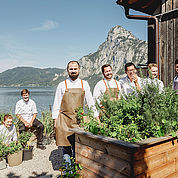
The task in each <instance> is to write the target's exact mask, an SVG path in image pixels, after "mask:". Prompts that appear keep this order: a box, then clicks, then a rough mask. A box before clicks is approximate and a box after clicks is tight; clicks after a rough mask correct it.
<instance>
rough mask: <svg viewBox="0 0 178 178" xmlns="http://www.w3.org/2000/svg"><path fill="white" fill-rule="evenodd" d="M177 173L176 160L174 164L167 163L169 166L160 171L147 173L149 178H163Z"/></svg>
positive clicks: (163, 166)
mask: <svg viewBox="0 0 178 178" xmlns="http://www.w3.org/2000/svg"><path fill="white" fill-rule="evenodd" d="M173 173H175V160H174V161H173V162H167V164H164V165H162V166H161V167H159V168H158V169H154V170H152V171H150V172H149V171H148V172H147V173H146V175H147V177H156V178H163V177H166V176H169V175H171V174H173Z"/></svg>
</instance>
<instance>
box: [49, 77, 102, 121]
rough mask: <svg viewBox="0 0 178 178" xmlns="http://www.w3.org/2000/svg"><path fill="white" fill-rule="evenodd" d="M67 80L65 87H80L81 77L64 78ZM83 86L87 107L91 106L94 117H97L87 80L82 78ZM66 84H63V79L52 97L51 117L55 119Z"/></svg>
mask: <svg viewBox="0 0 178 178" xmlns="http://www.w3.org/2000/svg"><path fill="white" fill-rule="evenodd" d="M66 82H67V88H82V85H81V79H79V78H77V79H76V80H74V81H73V80H72V79H71V78H70V77H69V78H68V79H67V80H66ZM83 88H84V90H85V100H86V102H87V104H88V107H89V108H91V107H92V108H93V111H94V117H97V116H98V115H99V114H98V112H97V110H96V107H95V103H94V100H93V97H92V94H91V91H90V86H89V84H88V82H87V81H84V80H83ZM65 90H66V86H65V81H63V82H61V83H59V85H58V86H57V89H56V94H55V98H54V104H53V110H52V118H53V119H57V118H58V115H59V110H60V107H61V101H62V98H63V95H64V93H65Z"/></svg>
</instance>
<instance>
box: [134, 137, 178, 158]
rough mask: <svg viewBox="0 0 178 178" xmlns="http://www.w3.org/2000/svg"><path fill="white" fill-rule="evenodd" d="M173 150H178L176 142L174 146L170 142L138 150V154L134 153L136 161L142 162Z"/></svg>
mask: <svg viewBox="0 0 178 178" xmlns="http://www.w3.org/2000/svg"><path fill="white" fill-rule="evenodd" d="M173 149H178V143H177V142H176V140H175V142H174V145H173V143H172V141H169V142H165V143H162V144H159V145H156V146H152V147H149V148H146V149H143V148H142V149H140V150H138V151H137V152H136V153H134V160H141V159H144V158H147V157H150V156H154V155H158V154H161V153H164V152H166V151H168V150H173Z"/></svg>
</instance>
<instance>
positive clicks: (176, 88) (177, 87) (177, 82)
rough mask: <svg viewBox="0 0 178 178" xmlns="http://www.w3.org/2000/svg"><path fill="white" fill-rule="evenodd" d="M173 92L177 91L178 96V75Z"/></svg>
mask: <svg viewBox="0 0 178 178" xmlns="http://www.w3.org/2000/svg"><path fill="white" fill-rule="evenodd" d="M173 90H175V91H176V93H177V94H178V75H177V76H175V78H174V81H173Z"/></svg>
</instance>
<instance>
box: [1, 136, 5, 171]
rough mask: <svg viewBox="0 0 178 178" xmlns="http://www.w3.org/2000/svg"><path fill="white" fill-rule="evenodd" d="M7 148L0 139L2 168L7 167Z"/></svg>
mask: <svg viewBox="0 0 178 178" xmlns="http://www.w3.org/2000/svg"><path fill="white" fill-rule="evenodd" d="M5 149H6V145H5V144H4V143H3V142H2V140H1V139H0V170H1V169H5V168H6V159H5V158H6V155H5Z"/></svg>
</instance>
